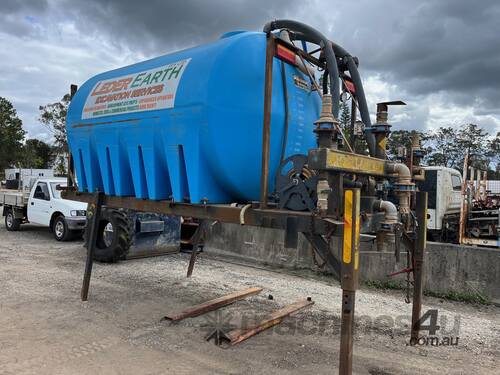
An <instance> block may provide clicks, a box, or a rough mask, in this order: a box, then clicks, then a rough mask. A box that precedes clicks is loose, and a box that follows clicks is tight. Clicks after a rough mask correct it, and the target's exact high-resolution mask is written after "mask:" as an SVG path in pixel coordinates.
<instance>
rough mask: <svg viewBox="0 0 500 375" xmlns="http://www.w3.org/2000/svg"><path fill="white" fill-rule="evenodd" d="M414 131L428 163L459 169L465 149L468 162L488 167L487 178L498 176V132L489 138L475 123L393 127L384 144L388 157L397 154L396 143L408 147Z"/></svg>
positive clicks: (499, 144) (478, 166)
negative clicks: (425, 128) (422, 128)
mask: <svg viewBox="0 0 500 375" xmlns="http://www.w3.org/2000/svg"><path fill="white" fill-rule="evenodd" d="M413 134H418V135H419V136H420V138H421V141H422V148H423V149H424V151H425V152H426V158H425V163H426V164H427V165H437V166H445V167H449V168H455V169H457V170H459V171H462V168H463V163H464V159H465V155H466V154H467V153H468V154H469V165H471V166H473V167H475V168H480V169H483V170H487V171H488V174H489V178H490V179H492V178H500V133H498V134H497V135H496V137H494V138H491V137H489V134H488V133H487V132H486V131H484V130H483V129H482V128H481V127H479V126H478V125H476V124H466V125H463V126H460V127H440V128H439V129H437V130H435V131H433V132H429V133H422V132H417V131H415V130H412V131H408V130H396V131H393V132H392V134H391V136H390V138H389V142H388V144H387V150H388V156H389V158H394V157H395V156H396V155H397V150H398V147H406V148H407V149H408V148H409V147H411V138H412V135H413ZM492 167H493V168H494V169H492Z"/></svg>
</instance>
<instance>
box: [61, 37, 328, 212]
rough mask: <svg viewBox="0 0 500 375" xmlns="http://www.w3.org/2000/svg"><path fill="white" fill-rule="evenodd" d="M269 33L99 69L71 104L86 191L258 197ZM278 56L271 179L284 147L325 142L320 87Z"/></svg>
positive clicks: (73, 140) (71, 136)
mask: <svg viewBox="0 0 500 375" xmlns="http://www.w3.org/2000/svg"><path fill="white" fill-rule="evenodd" d="M265 49H266V37H265V34H263V33H258V32H232V33H228V34H225V35H223V36H222V37H221V39H220V40H217V41H215V42H213V43H210V44H206V45H202V46H199V47H195V48H191V49H187V50H183V51H180V52H176V53H172V54H169V55H165V56H161V57H158V58H155V59H152V60H148V61H144V62H141V63H138V64H134V65H130V66H127V67H124V68H120V69H116V70H113V71H109V72H106V73H103V74H99V75H97V76H95V77H93V78H91V79H90V80H88V81H87V82H85V84H84V85H82V86H81V87H80V89H79V90H78V91H77V93H76V95H75V96H74V98H73V100H72V102H71V104H70V107H69V109H68V117H67V133H68V143H69V148H70V152H71V153H72V155H73V158H74V164H75V169H76V174H77V179H78V185H79V189H80V190H81V191H95V190H96V189H99V190H100V191H103V190H104V191H105V193H106V194H109V195H118V196H135V197H138V198H144V199H154V200H157V199H169V198H171V197H173V199H174V200H175V201H190V202H192V203H199V202H202V201H203V200H205V199H206V200H208V202H209V203H230V202H245V201H249V200H257V199H258V198H259V188H260V176H261V151H262V126H263V108H264V68H265ZM284 65H285V73H286V86H287V97H288V108H289V111H288V112H289V113H288V121H289V125H288V134H287V136H286V137H285V99H284V89H283V87H284V86H283V82H282V76H281V72H282V71H281V69H282V64H281V62H280V60H278V59H277V58H275V62H274V65H273V66H274V69H273V101H272V115H271V156H270V186H269V192H270V193H272V191H273V188H274V186H273V185H274V175H275V173H276V170H277V168H278V166H279V164H280V158H281V150H282V143H283V140H284V139H285V138H286V149H285V150H286V152H285V157H286V156H289V155H293V154H299V153H302V154H305V153H307V150H308V149H310V148H312V147H314V146H315V144H316V141H315V136H314V133H313V122H314V121H315V120H316V119H317V118H318V116H319V112H320V100H319V96H318V93H317V92H315V91H311V90H310V83H309V80H308V77H307V76H305V75H304V74H303V73H301V72H300V71H299V70H298V69H297V68H295V67H294V66H292V65H289V64H286V63H285V64H284Z"/></svg>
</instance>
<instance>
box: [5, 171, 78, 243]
mask: <svg viewBox="0 0 500 375" xmlns="http://www.w3.org/2000/svg"><path fill="white" fill-rule="evenodd" d="M64 186H66V179H65V178H57V177H49V178H39V179H37V180H36V181H35V182H34V184H33V186H32V187H31V190H30V191H29V193H27V192H26V191H15V190H14V191H12V190H11V191H9V190H1V191H0V204H2V205H3V215H4V216H5V226H6V228H7V230H9V231H14V230H18V229H19V227H20V225H21V224H24V223H33V224H40V225H44V226H47V227H49V228H50V229H51V231H52V233H53V234H54V237H55V239H56V240H58V241H65V240H68V239H70V238H72V237H74V236H75V235H78V234H81V233H82V232H83V230H84V228H85V223H86V209H87V204H86V203H82V202H76V201H71V200H67V199H62V198H61V192H60V191H59V190H58V187H64Z"/></svg>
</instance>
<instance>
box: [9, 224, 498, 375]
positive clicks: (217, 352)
mask: <svg viewBox="0 0 500 375" xmlns="http://www.w3.org/2000/svg"><path fill="white" fill-rule="evenodd" d="M84 258H85V253H84V250H83V247H82V242H79V241H76V242H69V243H58V242H55V241H54V240H53V238H52V236H51V234H50V233H48V231H47V229H45V228H41V227H36V226H31V225H26V226H24V227H23V228H22V231H20V232H17V233H13V232H7V231H6V230H5V227H4V226H3V224H2V225H0V262H1V263H0V270H1V271H0V286H1V287H0V288H1V289H0V293H1V294H0V297H1V299H0V375H7V374H9V375H10V374H16V375H17V374H150V375H160V374H205V373H208V374H331V373H336V372H337V367H338V348H339V316H340V306H339V301H340V296H341V289H340V288H339V286H338V284H336V283H335V282H333V281H331V280H329V279H326V278H311V277H308V275H306V274H304V275H291V274H287V273H283V272H276V270H269V269H260V268H257V267H252V266H242V265H236V264H231V263H227V262H222V261H220V260H219V259H215V258H214V257H212V256H211V255H210V254H209V253H205V254H203V255H201V256H200V258H199V261H198V262H197V264H196V267H195V271H194V274H193V277H192V278H191V279H186V278H185V273H186V268H187V262H188V257H187V255H185V254H176V255H168V256H163V257H156V258H148V259H137V260H131V261H126V262H121V263H118V264H112V265H110V264H99V263H96V264H94V273H93V276H92V282H91V289H90V296H89V301H88V302H81V301H80V299H79V297H80V286H81V281H82V273H83V266H84ZM250 286H258V287H262V288H263V291H262V292H261V294H259V295H257V296H254V297H250V298H248V299H247V300H244V301H240V302H237V303H235V304H233V305H231V306H229V307H226V308H224V309H221V310H220V313H218V314H216V313H210V314H207V315H205V316H200V317H197V318H192V319H186V320H184V321H182V322H179V323H170V322H166V321H162V320H161V318H162V317H163V316H164V315H165V314H166V313H167V312H171V311H175V310H179V309H182V308H184V307H188V306H190V305H193V304H196V303H200V302H203V301H205V300H207V299H210V298H215V297H218V296H221V295H223V294H226V293H229V292H232V291H235V290H239V289H243V288H247V287H250ZM269 294H271V295H272V296H273V299H272V300H270V299H268V295H269ZM308 296H310V297H311V298H312V299H313V301H315V304H314V305H313V306H312V307H310V308H308V309H306V310H303V311H301V312H299V313H297V314H296V315H294V316H292V317H290V318H288V319H287V320H286V321H285V322H284V323H282V324H281V325H280V326H277V327H275V328H274V329H270V330H268V331H266V332H263V333H261V334H259V335H257V336H255V337H252V338H251V339H249V340H248V341H245V342H243V343H241V344H239V345H237V346H234V347H231V348H227V349H223V348H219V347H217V346H215V345H214V344H213V343H209V342H206V341H205V340H204V337H205V335H206V334H207V333H209V332H210V330H212V329H213V327H214V326H215V325H222V326H223V328H224V329H229V327H239V326H241V325H245V324H248V322H250V321H252V320H254V319H257V318H259V317H263V316H265V314H266V313H269V312H271V311H273V310H275V309H277V308H279V307H282V306H285V305H287V304H289V303H292V302H295V301H297V300H299V299H303V298H306V297H308ZM423 309H424V311H425V310H427V309H437V310H438V324H440V326H441V328H440V330H439V331H438V332H437V335H438V336H440V337H449V336H452V337H456V336H458V337H459V341H458V344H457V345H456V346H451V347H446V346H439V347H435V346H425V345H419V346H408V345H407V341H408V333H409V319H410V314H411V305H407V304H405V303H404V297H403V296H402V293H400V292H394V291H379V290H373V289H361V290H360V291H358V293H357V300H356V316H357V327H356V333H355V341H354V360H353V363H354V372H355V373H356V374H372V375H384V374H386V375H387V374H424V373H425V374H472V373H474V374H497V373H498V367H499V362H500V360H499V359H500V351H499V349H498V348H499V347H500V324H499V323H500V316H499V314H498V313H499V311H500V309H499V308H496V307H493V306H472V305H467V304H461V303H453V302H448V301H443V300H440V299H436V298H426V299H425V300H424V307H423Z"/></svg>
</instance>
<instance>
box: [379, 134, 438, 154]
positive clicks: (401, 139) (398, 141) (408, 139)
mask: <svg viewBox="0 0 500 375" xmlns="http://www.w3.org/2000/svg"><path fill="white" fill-rule="evenodd" d="M415 135H418V136H419V137H420V140H421V144H422V147H423V148H424V149H426V148H425V146H424V145H425V143H426V141H427V140H428V139H429V136H428V135H427V134H425V133H423V132H419V131H417V130H410V131H408V130H395V131H393V132H392V133H391V135H390V137H389V140H388V141H387V156H388V158H389V159H396V157H397V155H398V149H399V148H400V147H403V148H405V149H406V150H409V149H410V148H411V144H412V138H413V136H415ZM427 151H429V149H427Z"/></svg>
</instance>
